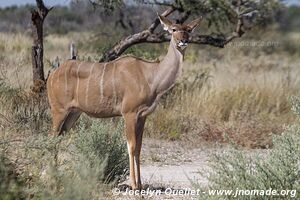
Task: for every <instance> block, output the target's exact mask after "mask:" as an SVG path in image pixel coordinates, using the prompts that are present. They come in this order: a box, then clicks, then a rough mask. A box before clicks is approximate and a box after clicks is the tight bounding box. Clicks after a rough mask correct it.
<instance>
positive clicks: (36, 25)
mask: <svg viewBox="0 0 300 200" xmlns="http://www.w3.org/2000/svg"><path fill="white" fill-rule="evenodd" d="M36 5H37V9H35V10H33V11H31V22H32V36H33V46H32V49H31V59H32V69H33V87H32V90H33V91H34V92H38V93H40V92H42V91H44V90H45V76H44V63H43V57H44V45H43V37H44V35H43V25H44V20H45V18H46V16H47V15H48V13H49V11H50V10H51V9H52V8H53V7H51V8H47V7H46V6H45V4H44V2H43V0H36Z"/></svg>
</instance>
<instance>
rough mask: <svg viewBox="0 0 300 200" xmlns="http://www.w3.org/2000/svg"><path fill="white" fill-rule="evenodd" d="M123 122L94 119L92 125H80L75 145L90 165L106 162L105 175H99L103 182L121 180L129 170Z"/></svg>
mask: <svg viewBox="0 0 300 200" xmlns="http://www.w3.org/2000/svg"><path fill="white" fill-rule="evenodd" d="M122 127H123V125H122V123H120V122H119V123H118V124H117V126H116V127H113V125H112V124H109V123H106V122H105V120H104V121H102V122H99V121H98V122H97V121H93V122H92V124H91V127H90V128H88V129H87V127H86V125H84V124H83V123H81V124H80V125H79V133H78V137H77V139H76V141H75V146H76V148H77V149H78V151H79V153H80V154H81V155H83V156H85V157H86V159H87V160H88V161H89V165H90V166H94V165H97V163H98V162H100V163H103V162H105V163H106V165H105V167H104V175H103V176H102V177H98V179H99V180H100V181H101V182H104V183H109V182H112V181H120V180H121V179H123V178H124V176H125V175H126V174H127V172H128V169H127V167H128V163H127V161H128V154H127V146H126V143H125V142H124V139H123V137H122Z"/></svg>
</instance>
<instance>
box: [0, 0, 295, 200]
mask: <svg viewBox="0 0 300 200" xmlns="http://www.w3.org/2000/svg"><path fill="white" fill-rule="evenodd" d="M103 2H105V1H98V2H97V1H95V2H94V3H95V4H92V5H91V4H88V3H84V2H82V1H79V2H77V1H74V2H72V3H71V5H70V6H69V7H60V6H57V7H55V8H54V9H53V10H52V11H51V12H50V13H49V16H48V18H47V19H46V20H45V27H44V28H45V38H44V65H45V73H46V74H45V76H47V73H48V70H51V69H52V67H53V66H55V65H56V61H57V58H58V60H59V62H60V63H62V62H63V61H65V60H66V59H68V58H69V45H70V44H71V43H72V42H74V43H75V44H76V48H77V51H78V59H80V60H91V61H98V60H99V58H100V57H101V55H102V54H104V53H105V52H106V51H107V50H108V49H110V48H111V47H112V46H113V45H114V44H115V42H116V41H118V40H119V39H120V38H121V37H123V36H126V35H128V34H133V33H136V32H139V31H141V30H143V29H145V28H147V27H148V26H149V24H151V22H152V21H153V19H154V16H155V12H154V10H160V9H162V8H161V7H159V8H158V7H155V6H152V5H150V6H149V5H147V4H146V5H145V4H143V1H141V2H140V3H137V4H132V5H131V4H129V5H124V4H122V3H120V2H121V1H116V3H117V6H115V4H114V6H112V5H110V4H103ZM112 2H113V1H112ZM176 2H177V1H176ZM182 2H189V1H182ZM211 2H214V1H211ZM220 2H222V1H220ZM272 2H273V1H272ZM119 3H120V4H119ZM278 4H279V5H280V6H279V7H276V9H275V7H274V8H272V7H270V8H268V9H269V12H270V13H269V14H270V15H271V16H270V15H268V20H263V21H257V22H256V24H257V26H255V27H252V28H251V30H248V31H247V32H246V34H245V35H243V37H242V38H240V39H236V40H234V41H233V42H231V43H229V44H228V45H227V46H226V47H225V48H216V47H212V46H206V45H196V44H195V45H191V46H190V47H189V49H188V50H187V52H186V58H185V63H184V67H183V70H184V71H183V75H182V77H181V79H180V80H179V81H178V83H177V84H176V86H175V87H174V88H173V89H172V90H171V91H169V92H168V93H167V94H166V95H165V96H164V97H163V98H162V100H161V102H160V105H159V106H158V108H157V110H156V112H154V113H153V114H152V115H151V116H150V118H149V120H148V121H147V123H146V130H145V131H146V133H145V137H146V138H155V139H160V140H168V141H170V142H172V141H174V140H176V141H181V142H182V143H183V144H188V146H189V148H191V147H199V146H203V145H205V146H207V147H208V148H209V147H211V146H212V147H216V146H217V147H222V146H229V145H232V146H234V147H235V150H232V151H230V152H227V154H224V155H223V154H222V155H215V156H214V157H213V160H212V161H211V163H212V169H214V171H213V172H212V173H211V174H210V176H209V179H210V183H211V184H210V186H209V187H211V188H218V189H221V188H233V189H235V188H237V187H239V188H240V189H242V187H244V188H249V187H250V189H251V187H254V186H258V185H257V184H258V183H260V185H259V187H260V188H262V189H264V188H268V187H273V188H277V186H278V185H280V186H278V187H281V188H287V189H297V190H298V191H299V178H300V177H299V167H300V166H299V142H298V141H299V127H298V125H293V124H298V118H297V115H295V114H294V113H293V110H294V111H295V112H296V113H297V114H298V115H299V104H300V103H299V101H298V100H297V98H292V97H297V96H300V92H299V91H300V86H299V81H300V79H299V73H300V68H299V63H300V43H299V40H300V29H299V19H300V8H299V7H296V6H294V7H285V6H284V5H283V4H281V3H278ZM99 5H100V6H102V7H104V8H105V9H99ZM184 5H185V6H186V7H187V8H189V6H192V5H191V4H184ZM212 6H215V7H218V6H220V5H215V4H214V5H212ZM277 6H278V5H277ZM32 8H33V6H31V5H28V6H22V7H8V8H1V9H0V19H1V20H0V199H104V198H107V196H110V195H111V193H110V188H111V187H112V186H114V185H115V184H116V183H119V182H121V181H122V180H124V179H125V178H126V175H127V166H128V163H127V162H128V158H127V147H126V144H125V140H124V137H123V134H122V131H121V130H122V126H123V122H122V119H101V120H95V119H91V118H89V117H87V116H82V117H81V119H80V120H79V122H78V123H77V124H76V125H75V127H74V128H73V129H72V131H71V132H70V133H68V134H67V135H65V136H61V137H58V138H50V137H48V135H47V134H48V132H49V130H50V126H51V116H50V111H49V106H48V102H47V97H46V96H44V95H40V94H35V93H34V92H32V90H31V85H32V69H31V45H32V38H31V36H30V12H29V11H30V9H32ZM137 8H138V9H137ZM205 9H206V8H203V10H205ZM203 10H202V11H203ZM272 11H274V12H272ZM198 14H199V13H198ZM222 14H223V15H224V16H228V13H226V12H222ZM266 15H267V13H266ZM224 16H221V18H222V19H224V20H225V22H224V23H225V25H224V24H222V25H220V26H218V25H217V24H213V23H212V21H213V20H214V19H216V18H217V17H220V16H215V15H209V17H208V19H207V20H204V21H203V24H202V26H201V27H200V33H201V34H204V33H208V32H213V33H215V34H216V35H218V34H219V32H218V31H223V30H226V27H227V25H226V20H229V21H230V19H227V18H224ZM141 19H143V20H141ZM227 24H228V23H227ZM218 29H219V30H218ZM226 31H227V30H226ZM167 47H168V44H167V43H159V44H138V45H134V46H132V47H130V48H129V49H127V50H126V51H125V54H133V55H136V56H139V57H143V58H145V59H156V58H159V59H162V56H163V55H164V54H165V52H166V51H167ZM249 149H250V150H251V149H271V150H270V151H271V152H270V153H269V154H268V155H267V157H259V156H258V158H255V159H254V158H249V157H247V156H244V154H243V151H245V150H249ZM264 156H265V155H264ZM235 163H239V164H240V165H235ZM253 163H254V164H253ZM253 165H254V166H253ZM236 172H238V173H236ZM274 175H275V176H274ZM220 177H221V178H220ZM271 177H273V178H274V177H275V178H274V180H273V179H271ZM275 186H276V187H275ZM199 187H200V186H199ZM207 198H208V197H207Z"/></svg>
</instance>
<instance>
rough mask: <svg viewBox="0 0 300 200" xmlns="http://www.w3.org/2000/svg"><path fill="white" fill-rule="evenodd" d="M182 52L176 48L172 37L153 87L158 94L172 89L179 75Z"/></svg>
mask: <svg viewBox="0 0 300 200" xmlns="http://www.w3.org/2000/svg"><path fill="white" fill-rule="evenodd" d="M183 58H184V50H179V49H178V48H177V45H176V42H175V39H174V37H173V36H172V39H171V42H170V45H169V49H168V53H167V55H166V56H165V58H164V59H163V60H162V61H161V62H160V63H159V67H158V71H157V75H156V81H155V83H156V84H155V86H156V87H157V88H156V91H157V92H158V93H160V92H163V91H165V90H168V89H169V88H170V87H172V86H173V85H174V83H175V81H176V79H177V77H178V76H179V75H180V74H181V65H182V63H183Z"/></svg>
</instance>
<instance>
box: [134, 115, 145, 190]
mask: <svg viewBox="0 0 300 200" xmlns="http://www.w3.org/2000/svg"><path fill="white" fill-rule="evenodd" d="M145 121H146V118H145V117H142V118H139V119H138V121H137V132H136V150H135V163H136V169H137V187H138V189H142V181H141V168H140V154H141V149H142V140H143V132H144V126H145Z"/></svg>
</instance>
